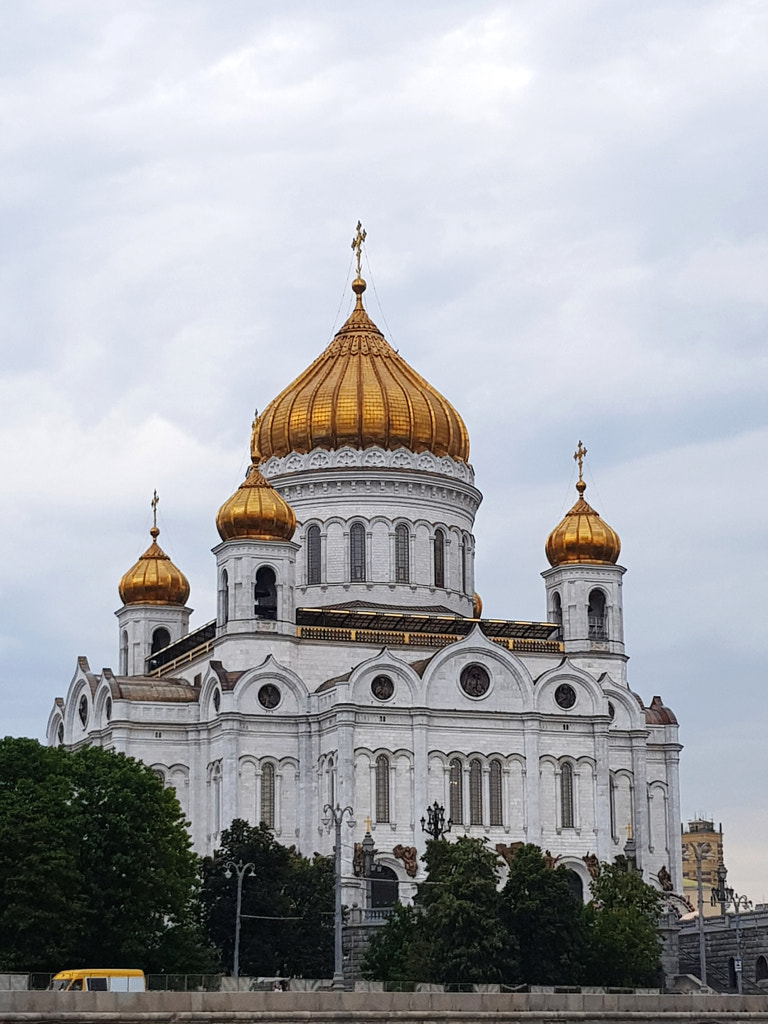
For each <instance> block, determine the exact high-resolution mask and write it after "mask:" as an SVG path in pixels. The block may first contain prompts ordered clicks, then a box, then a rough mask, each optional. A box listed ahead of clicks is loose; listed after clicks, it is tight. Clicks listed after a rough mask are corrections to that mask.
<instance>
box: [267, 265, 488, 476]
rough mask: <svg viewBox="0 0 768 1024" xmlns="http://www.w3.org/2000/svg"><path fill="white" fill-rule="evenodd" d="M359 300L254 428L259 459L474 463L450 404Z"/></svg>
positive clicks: (355, 285) (358, 282)
mask: <svg viewBox="0 0 768 1024" xmlns="http://www.w3.org/2000/svg"><path fill="white" fill-rule="evenodd" d="M352 290H353V291H354V292H355V294H356V295H357V302H356V303H355V308H354V310H353V311H352V314H351V315H350V317H349V319H348V320H347V321H346V323H345V324H344V326H343V327H342V328H341V330H340V331H339V332H338V334H337V335H336V336H335V337H334V338H333V340H332V341H331V343H330V344H329V345H328V347H327V348H326V350H325V351H324V352H323V353H322V355H320V356H319V357H318V358H317V359H316V360H315V361H314V363H312V365H311V366H310V367H308V368H307V369H306V370H305V371H304V372H303V373H302V374H301V375H300V376H299V377H297V378H296V380H295V381H294V382H293V383H292V384H289V385H288V387H287V388H285V390H284V391H282V392H281V393H280V394H279V395H278V396H277V398H275V399H274V400H273V401H272V402H270V404H269V405H268V406H267V407H266V409H265V410H264V412H263V413H262V414H261V416H259V418H258V419H257V420H256V422H255V423H254V425H253V434H252V436H251V456H252V458H253V461H254V462H259V461H263V460H265V459H268V458H270V457H271V456H273V455H276V456H278V457H279V456H284V455H288V454H289V453H290V452H300V453H302V454H305V453H307V452H310V451H312V450H313V449H314V448H325V449H328V450H334V449H338V448H342V447H343V446H345V445H349V446H350V447H351V448H357V449H363V448H371V447H374V446H378V447H380V448H385V449H388V450H393V449H395V448H407V449H408V450H409V451H412V452H422V451H428V452H432V453H433V454H434V455H438V456H442V455H450V456H451V457H452V458H454V459H459V460H461V461H462V462H466V461H467V460H468V458H469V435H468V434H467V428H466V427H465V426H464V422H463V420H462V419H461V416H459V414H458V413H457V412H456V410H455V409H454V408H453V406H452V405H451V403H450V402H448V401H447V400H446V399H445V398H443V396H442V395H441V394H440V393H439V392H438V391H436V390H435V389H434V388H433V387H432V385H431V384H428V383H427V381H425V380H424V378H423V377H421V376H420V375H419V374H418V373H416V371H415V370H413V369H411V367H410V366H409V365H408V363H406V361H405V360H404V359H403V358H401V356H399V355H398V354H397V352H395V350H394V349H393V348H392V346H391V345H390V344H389V343H388V342H387V340H386V339H385V338H384V335H383V334H382V333H381V331H380V330H379V329H378V327H377V326H376V325H375V324H374V323H373V321H372V320H371V319H370V318H369V316H368V314H367V313H366V311H365V309H364V307H363V300H362V295H363V292H364V291H365V281H363V280H362V278H361V277H360V276H359V275H358V277H356V278H355V280H354V281H353V282H352Z"/></svg>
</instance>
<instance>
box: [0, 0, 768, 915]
mask: <svg viewBox="0 0 768 1024" xmlns="http://www.w3.org/2000/svg"><path fill="white" fill-rule="evenodd" d="M0 30H1V31H2V36H3V67H2V71H0V74H1V75H2V86H1V88H0V121H1V123H2V131H1V132H0V186H1V187H0V196H1V197H2V198H1V202H2V219H3V224H2V231H1V232H0V259H1V264H0V301H1V302H2V306H1V307H0V308H1V316H2V331H1V332H0V334H1V336H2V346H3V359H2V364H1V366H0V389H1V391H0V451H1V452H2V466H3V487H2V494H0V514H1V515H2V522H3V529H2V534H1V543H2V551H1V552H0V600H1V602H2V604H1V607H0V630H1V636H0V656H1V657H2V671H1V672H0V735H2V734H3V733H10V734H12V735H31V736H38V737H41V736H42V735H43V733H44V729H45V723H46V720H47V717H48V713H49V710H50V707H51V704H52V701H53V699H54V697H56V696H57V695H64V694H65V693H66V690H67V686H68V683H69V680H70V678H71V676H72V674H73V672H74V668H75V660H76V657H77V656H78V655H80V654H84V655H86V656H87V657H88V658H89V660H90V663H91V666H92V668H93V669H94V670H96V671H99V670H100V669H101V668H102V666H104V665H110V666H113V667H115V668H117V660H118V659H117V626H116V621H115V619H114V616H113V612H114V610H115V608H116V607H117V606H118V603H119V600H118V596H117V581H118V579H119V578H120V576H121V574H122V573H123V572H124V571H125V570H126V569H127V568H128V567H129V566H130V565H131V564H132V563H133V562H134V561H135V559H136V558H137V557H138V555H139V554H140V553H141V552H142V551H143V550H144V549H145V547H146V546H147V544H148V542H149V538H148V536H147V530H148V528H149V526H150V525H151V510H150V506H149V502H150V498H151V496H152V491H153V489H154V488H155V487H156V488H157V490H158V491H159V493H160V496H161V504H160V510H159V525H160V527H161V530H162V533H161V537H160V543H161V545H162V546H163V547H164V548H165V550H166V551H167V552H168V553H169V554H170V555H171V556H172V557H173V559H174V560H175V562H176V563H177V564H178V565H179V566H180V567H181V568H182V569H183V570H184V572H185V573H186V574H187V576H188V577H189V579H190V582H191V587H192V594H191V599H190V604H191V605H192V607H194V608H195V614H194V616H193V624H197V625H199V624H202V623H204V622H206V621H208V620H209V619H210V618H212V617H213V614H214V590H215V578H214V559H213V557H212V555H211V554H210V548H211V547H212V546H213V545H214V544H215V543H216V542H217V540H218V537H217V534H216V530H215V522H214V517H215V513H216V509H217V508H218V506H219V505H220V504H221V502H222V501H223V500H224V499H225V498H226V497H227V496H228V495H229V494H230V493H231V492H232V491H233V490H234V488H235V487H236V486H237V485H238V483H239V482H240V480H241V479H242V475H243V472H244V469H245V465H246V460H247V453H248V440H249V430H250V423H251V419H252V416H253V411H254V408H255V407H258V408H260V409H261V408H263V407H264V406H265V405H266V403H267V402H268V401H269V400H270V399H271V398H273V397H274V396H275V395H276V394H277V392H278V391H279V390H281V389H282V388H283V387H284V386H285V385H286V384H287V383H288V382H289V381H290V380H291V379H293V377H294V376H296V375H297V374H298V373H299V372H300V371H301V370H302V369H303V368H304V367H305V366H306V365H307V364H308V363H309V362H310V361H311V360H312V359H313V358H314V357H315V356H316V355H317V354H318V353H319V352H320V351H321V350H322V348H323V347H324V346H325V344H326V343H327V341H328V340H329V338H330V337H331V335H332V333H333V331H334V329H335V328H336V327H338V326H339V324H340V323H341V321H342V320H343V318H344V316H345V315H346V313H347V311H348V309H349V308H350V300H351V298H352V296H351V293H350V291H349V288H348V280H349V272H350V265H351V259H352V252H351V250H350V241H351V238H352V235H353V232H354V227H355V224H356V222H357V220H358V218H360V219H362V221H363V224H364V226H365V227H366V229H367V231H368V240H367V244H366V248H367V253H366V263H365V264H364V276H366V277H367V279H368V281H369V290H368V292H367V293H366V300H367V305H368V309H369V312H370V314H371V316H372V318H373V319H374V320H375V321H376V322H377V323H378V324H379V326H380V327H381V328H382V329H383V330H384V331H385V333H386V334H387V336H388V337H389V339H390V340H391V341H392V342H393V344H394V345H395V346H396V347H397V348H399V350H400V352H401V353H402V354H403V355H404V356H405V358H406V359H407V360H408V361H409V362H410V363H411V364H412V365H413V366H414V367H415V368H416V369H417V370H419V371H420V372H421V373H422V374H423V375H424V376H426V377H427V378H428V379H429V380H430V381H431V382H432V383H433V384H434V385H435V386H436V387H437V388H439V389H440V390H441V391H442V392H443V394H445V395H446V396H447V397H448V398H449V399H450V400H451V401H452V402H453V403H454V404H455V405H456V407H457V408H458V409H459V411H460V412H461V413H462V415H463V416H464V419H465V421H466V423H467V426H468V429H469V432H470V437H471V443H472V453H471V460H472V462H473V464H474V466H475V470H476V474H477V483H478V486H479V487H480V489H481V490H482V491H483V493H484V495H485V500H484V503H483V505H482V508H481V511H480V513H479V515H478V519H477V523H476V530H475V533H476V537H477V546H478V566H477V583H478V589H479V591H480V593H481V595H482V597H483V599H484V602H485V614H487V615H489V616H491V617H496V618H511V619H540V618H544V617H545V613H546V609H545V602H544V586H543V582H542V580H541V578H540V576H539V573H540V572H541V571H542V570H544V569H545V568H546V567H547V563H546V560H545V558H544V551H543V545H544V540H545V538H546V535H547V533H548V532H549V530H550V529H551V528H552V527H553V526H554V525H555V524H556V523H557V522H558V520H559V519H560V517H561V516H562V514H563V513H564V512H565V510H566V509H567V508H568V507H569V506H570V505H571V504H572V502H573V501H574V500H575V497H576V494H575V492H574V490H573V483H574V480H575V472H574V471H575V466H574V463H573V459H572V454H573V451H574V449H575V447H576V443H577V442H578V440H579V439H581V440H583V442H584V444H585V445H586V446H587V448H588V449H589V454H588V456H587V466H586V474H585V476H586V479H587V482H588V485H589V487H588V491H587V494H586V497H587V499H588V500H589V501H590V502H591V504H592V505H593V506H594V507H595V508H597V510H598V511H599V512H600V513H601V514H602V515H603V516H604V517H605V518H606V519H607V521H608V522H609V523H610V524H611V525H612V526H613V527H614V528H615V529H616V530H617V531H618V532H619V534H620V536H621V538H622V544H623V550H622V556H621V559H620V561H621V563H622V564H623V565H625V566H626V567H627V575H626V577H625V587H624V591H625V616H626V631H627V643H628V651H629V654H630V655H631V661H630V664H629V671H630V683H631V686H632V688H633V689H634V690H635V691H637V692H638V693H639V694H640V695H641V696H642V697H643V699H644V700H645V702H646V703H649V702H650V700H651V698H652V697H653V696H654V694H660V695H661V696H662V698H663V700H664V701H665V703H666V704H668V705H669V706H670V707H672V708H673V709H674V711H675V712H676V714H677V716H678V719H679V721H680V736H681V740H682V742H683V743H684V744H685V750H684V752H683V755H682V807H683V814H684V815H685V817H686V818H690V817H694V816H698V815H704V816H708V817H712V818H713V819H714V820H715V822H722V824H723V828H724V831H725V857H726V863H727V865H728V867H729V869H730V875H729V881H730V882H731V883H732V884H733V885H734V886H735V887H736V889H737V890H738V891H739V892H742V891H743V892H746V893H747V895H749V896H751V897H752V898H753V899H754V900H761V899H763V898H768V870H766V868H765V849H766V848H768V813H767V810H766V797H765V792H766V781H767V780H768V764H767V762H768V755H767V754H766V729H767V726H768V715H767V714H766V701H765V697H764V691H765V688H766V685H768V680H767V679H766V672H765V667H764V664H765V651H766V628H765V620H766V612H765V606H764V605H763V600H764V587H765V582H766V579H767V578H768V557H767V555H766V529H765V516H766V511H765V509H766V499H767V498H768V480H767V477H766V451H768V403H767V402H766V397H765V396H766V384H767V383H768V382H767V380H766V378H767V377H768V365H767V364H768V360H767V359H766V321H767V319H768V318H767V316H766V304H767V303H768V290H767V289H766V280H768V230H767V228H766V206H767V205H768V201H767V200H766V195H767V194H768V189H766V167H767V166H768V153H767V152H766V150H767V149H768V145H767V144H766V123H768V111H766V96H767V94H768V76H766V73H765V68H766V61H767V60H768V6H766V4H765V3H763V2H761V0H730V2H729V0H722V2H717V0H712V2H708V0H695V2H682V0H663V2H656V0H644V2H643V3H641V4H638V3H637V0H605V2H600V0H570V2H568V3H563V2H562V0H530V2H527V0H521V2H517V3H514V4H512V3H507V4H496V3H486V2H483V0H473V2H468V0H453V2H451V0H440V2H439V3H438V2H434V0H421V2H420V3H417V4H416V3H412V2H408V3H406V2H404V0H389V2H388V3H386V4H365V5H361V4H350V3H349V2H345V3H343V4H342V3H337V2H333V0H325V2H324V3H323V4H322V5H321V4H318V3H316V2H312V3H310V2H307V3H301V2H297V0H284V2H283V3H281V4H279V5H278V4H274V5H273V4H268V3H263V2H257V0H239V2H238V0H216V2H215V3H214V2H213V0H205V2H199V0H197V2H196V0H183V2H182V0H162V2H161V0H119V2H116V0H26V2H25V3H23V4H22V3H7V4H5V5H4V7H3V9H2V12H1V13H0Z"/></svg>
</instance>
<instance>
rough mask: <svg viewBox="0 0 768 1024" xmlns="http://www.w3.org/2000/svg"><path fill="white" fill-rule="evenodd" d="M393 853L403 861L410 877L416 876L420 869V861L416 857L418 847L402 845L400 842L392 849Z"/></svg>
mask: <svg viewBox="0 0 768 1024" xmlns="http://www.w3.org/2000/svg"><path fill="white" fill-rule="evenodd" d="M392 854H393V856H395V857H397V859H398V860H401V861H402V862H403V867H404V868H405V873H406V875H408V877H409V878H415V877H416V872H417V871H418V870H419V865H418V861H417V859H416V847H415V846H402V845H401V844H400V843H398V844H397V846H396V847H395V848H394V849H393V850H392Z"/></svg>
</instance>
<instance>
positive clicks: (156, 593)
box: [118, 525, 189, 605]
mask: <svg viewBox="0 0 768 1024" xmlns="http://www.w3.org/2000/svg"><path fill="white" fill-rule="evenodd" d="M149 532H150V535H151V537H152V543H151V544H150V545H149V547H148V548H147V550H146V551H145V552H144V554H143V555H142V556H141V558H140V559H139V560H138V562H137V563H136V565H134V566H132V567H131V568H130V569H129V570H128V572H127V573H126V574H125V575H124V576H123V578H122V579H121V580H120V585H119V587H118V589H119V591H120V598H121V600H122V602H123V604H175V605H184V604H186V603H187V598H188V597H189V581H188V580H187V577H186V576H185V575H184V573H183V572H182V571H181V569H177V568H176V566H175V565H174V564H173V562H172V561H171V560H170V558H169V557H168V555H166V553H165V552H164V551H163V549H162V548H161V547H160V545H159V544H158V543H157V538H158V535H159V533H160V531H159V530H158V528H157V526H156V525H155V526H153V527H152V529H151V530H150V531H149Z"/></svg>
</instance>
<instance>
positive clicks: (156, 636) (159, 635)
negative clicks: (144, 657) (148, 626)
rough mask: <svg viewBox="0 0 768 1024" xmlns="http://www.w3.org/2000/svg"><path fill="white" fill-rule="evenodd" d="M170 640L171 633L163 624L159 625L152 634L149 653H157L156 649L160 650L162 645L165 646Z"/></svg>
mask: <svg viewBox="0 0 768 1024" xmlns="http://www.w3.org/2000/svg"><path fill="white" fill-rule="evenodd" d="M170 642H171V634H170V633H169V632H168V630H167V629H166V628H165V626H159V627H158V628H157V629H156V630H155V631H154V633H153V634H152V647H151V649H150V653H151V654H157V652H158V651H162V649H163V648H164V647H167V646H168V644H169V643H170Z"/></svg>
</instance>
